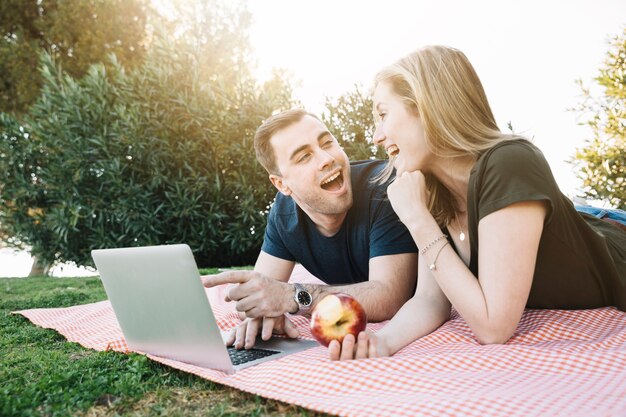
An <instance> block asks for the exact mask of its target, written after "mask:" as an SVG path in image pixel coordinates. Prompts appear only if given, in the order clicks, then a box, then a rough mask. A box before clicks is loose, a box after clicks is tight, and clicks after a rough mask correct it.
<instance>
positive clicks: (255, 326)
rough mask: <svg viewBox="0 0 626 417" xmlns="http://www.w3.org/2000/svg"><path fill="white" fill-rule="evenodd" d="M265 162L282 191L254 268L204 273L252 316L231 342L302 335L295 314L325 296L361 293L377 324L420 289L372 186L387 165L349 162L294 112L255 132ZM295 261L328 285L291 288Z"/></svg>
mask: <svg viewBox="0 0 626 417" xmlns="http://www.w3.org/2000/svg"><path fill="white" fill-rule="evenodd" d="M254 147H255V150H256V156H257V159H258V161H259V162H260V163H261V165H263V167H264V168H265V169H266V170H267V172H268V173H269V178H270V181H271V182H272V184H273V185H274V186H275V187H276V188H277V189H278V191H279V192H278V193H277V196H276V201H275V202H274V204H273V205H272V208H271V210H270V213H269V217H268V223H267V227H266V231H265V238H264V241H263V246H262V248H261V253H260V254H259V257H258V259H257V262H256V264H255V266H254V271H228V272H223V273H221V274H218V275H213V276H205V277H203V283H204V286H205V287H212V286H215V285H219V284H225V283H231V284H239V285H236V286H231V287H230V288H229V290H228V291H227V298H228V299H230V300H233V301H236V302H237V304H236V308H237V310H238V311H239V312H240V313H245V316H246V318H245V320H244V321H243V322H242V323H241V324H240V325H239V326H238V327H237V328H235V329H233V330H232V331H231V333H230V335H229V337H228V338H227V340H226V343H227V344H228V345H232V344H234V345H235V347H237V348H238V349H239V348H242V347H245V348H246V349H249V348H251V347H253V346H254V341H255V338H256V336H257V333H258V332H259V330H261V333H262V338H263V340H267V339H269V338H270V337H271V335H272V332H273V331H274V332H276V333H284V334H286V335H287V336H289V337H297V336H298V331H297V329H296V328H295V326H294V324H293V323H291V321H290V320H289V318H288V317H287V316H285V314H286V313H290V314H307V313H310V311H311V310H312V309H313V308H314V307H315V305H316V303H317V302H318V301H319V300H321V299H322V298H323V297H324V296H325V295H326V294H329V293H336V292H343V293H347V294H350V295H352V296H353V297H355V298H356V299H357V300H358V301H359V302H360V303H361V304H362V305H363V307H364V309H365V311H366V313H367V315H368V319H369V320H370V321H382V320H387V319H390V318H391V317H392V316H393V315H394V314H395V312H396V311H397V310H398V309H399V308H400V307H401V306H402V305H403V304H404V302H405V301H407V300H408V299H409V298H410V297H411V295H412V292H413V289H414V287H415V280H416V271H417V248H416V247H415V243H414V242H413V239H412V238H411V235H410V234H409V232H408V230H407V229H406V228H405V226H404V225H403V224H402V223H401V222H400V221H399V220H398V218H397V216H396V214H395V213H394V211H393V209H392V208H391V205H390V203H389V201H388V199H387V198H386V193H385V190H386V188H387V184H383V185H381V184H378V183H376V182H375V181H372V179H373V178H375V177H376V175H377V174H379V173H380V171H381V170H382V168H383V167H384V165H385V164H384V162H383V161H364V162H359V163H355V164H352V166H351V165H350V162H349V161H348V157H347V155H346V154H345V152H344V151H343V149H342V148H341V146H339V143H338V142H337V140H336V139H335V138H334V137H333V135H332V134H331V133H330V132H329V131H328V129H327V128H326V126H325V125H324V124H323V123H322V122H321V121H320V120H319V119H318V118H317V117H316V116H314V115H313V114H310V113H307V112H306V111H304V110H300V109H294V110H288V111H285V112H282V113H280V114H277V115H274V116H272V117H270V118H269V119H268V120H266V121H265V122H264V123H263V124H262V125H261V126H260V127H259V128H258V130H257V132H256V135H255V138H254ZM296 262H298V263H301V264H302V266H304V267H305V268H306V269H307V270H308V271H309V272H311V273H312V274H313V275H315V276H316V277H318V278H319V279H321V280H322V281H324V282H325V283H327V284H330V285H300V284H295V285H294V284H288V283H287V281H288V280H289V277H290V276H291V273H292V271H293V268H294V266H295V264H296Z"/></svg>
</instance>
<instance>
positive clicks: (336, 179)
mask: <svg viewBox="0 0 626 417" xmlns="http://www.w3.org/2000/svg"><path fill="white" fill-rule="evenodd" d="M321 186H322V188H323V189H324V190H326V191H337V190H340V189H341V187H343V174H342V173H341V171H339V172H337V173H336V174H334V175H332V176H330V177H328V178H327V179H325V180H324V181H322V184H321Z"/></svg>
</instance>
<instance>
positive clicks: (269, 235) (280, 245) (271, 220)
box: [261, 210, 295, 261]
mask: <svg viewBox="0 0 626 417" xmlns="http://www.w3.org/2000/svg"><path fill="white" fill-rule="evenodd" d="M278 221H279V218H278V215H277V214H276V211H275V210H270V213H269V215H268V218H267V225H266V226H265V236H264V237H263V245H262V246H261V250H262V251H263V252H265V253H268V254H270V255H272V256H275V257H277V258H281V259H284V260H286V261H295V258H294V256H293V255H292V253H291V252H290V251H289V249H287V246H286V245H285V242H284V240H283V238H282V237H281V235H280V233H279V228H280V225H279V224H277V223H278Z"/></svg>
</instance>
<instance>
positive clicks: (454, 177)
mask: <svg viewBox="0 0 626 417" xmlns="http://www.w3.org/2000/svg"><path fill="white" fill-rule="evenodd" d="M475 163H476V160H475V159H474V158H472V157H458V158H440V159H439V160H438V161H436V162H435V164H433V165H432V170H430V171H431V172H430V173H431V174H432V175H434V176H435V177H436V178H437V179H438V180H439V182H440V183H441V184H442V185H443V186H444V187H446V188H447V189H448V191H450V193H451V194H452V197H453V198H454V201H455V211H456V212H457V213H464V212H465V211H466V210H467V186H468V184H469V177H470V173H471V171H472V168H473V167H474V164H475Z"/></svg>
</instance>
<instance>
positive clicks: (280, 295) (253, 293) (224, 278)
mask: <svg viewBox="0 0 626 417" xmlns="http://www.w3.org/2000/svg"><path fill="white" fill-rule="evenodd" d="M221 284H239V285H232V286H231V287H230V288H229V289H228V290H227V291H226V301H236V302H237V304H236V305H235V308H236V309H237V311H240V312H244V313H245V314H246V316H247V317H250V318H260V317H279V316H282V315H283V314H285V313H288V312H290V311H293V310H294V309H295V308H296V307H297V304H296V302H295V301H294V299H293V294H294V289H293V286H292V285H291V284H287V283H285V282H281V281H277V280H275V279H272V278H269V277H267V276H265V275H263V274H261V273H259V272H255V271H226V272H222V273H220V274H216V275H206V276H203V277H202V285H204V286H205V287H207V288H210V287H214V286H216V285H221Z"/></svg>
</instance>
